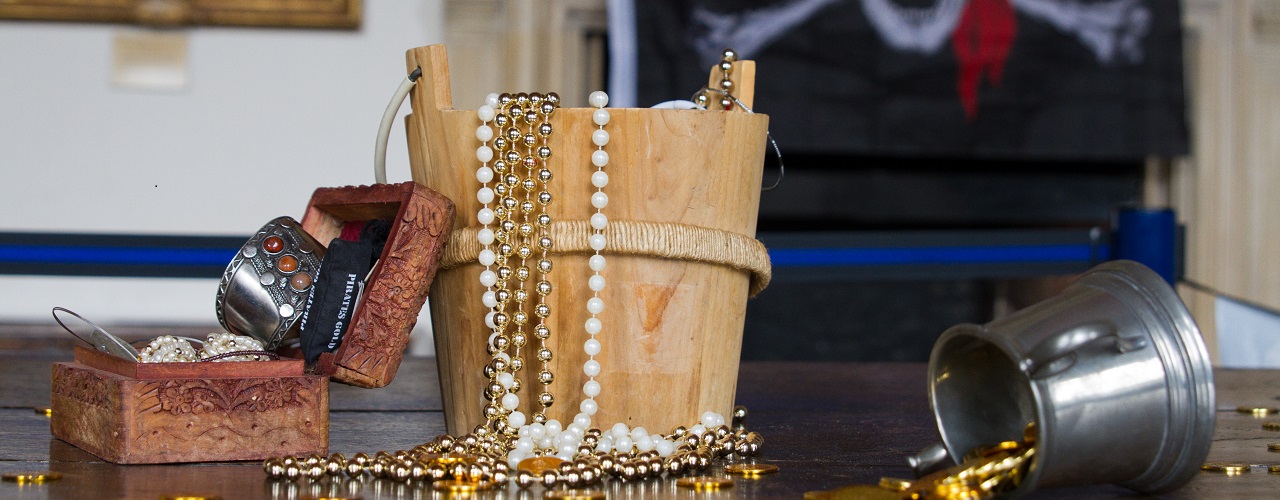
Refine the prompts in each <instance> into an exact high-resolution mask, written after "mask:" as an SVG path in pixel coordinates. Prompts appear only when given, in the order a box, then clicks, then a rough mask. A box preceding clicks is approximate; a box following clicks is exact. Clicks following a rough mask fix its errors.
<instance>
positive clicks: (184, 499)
mask: <svg viewBox="0 0 1280 500" xmlns="http://www.w3.org/2000/svg"><path fill="white" fill-rule="evenodd" d="M160 500H222V497H219V496H210V497H206V496H203V495H165V496H162V497H160Z"/></svg>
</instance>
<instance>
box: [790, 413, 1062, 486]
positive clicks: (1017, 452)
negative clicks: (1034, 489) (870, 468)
mask: <svg viewBox="0 0 1280 500" xmlns="http://www.w3.org/2000/svg"><path fill="white" fill-rule="evenodd" d="M1035 439H1036V426H1035V423H1034V422H1033V423H1031V424H1027V428H1026V430H1025V432H1024V433H1023V439H1022V441H1004V442H1001V443H997V444H995V445H993V446H985V447H979V448H977V449H974V450H973V451H970V452H969V453H968V454H967V455H965V456H964V462H963V463H961V464H960V465H957V466H954V467H951V468H947V469H943V470H940V471H938V472H934V473H932V474H928V475H926V476H924V477H921V478H920V479H917V480H915V481H911V480H909V479H897V478H891V477H886V478H881V479H880V484H879V485H878V486H870V485H850V486H845V487H843V488H837V489H834V490H830V491H811V492H808V493H805V498H806V499H811V500H826V499H832V500H836V499H845V498H885V499H890V498H899V499H911V500H930V499H945V500H983V499H988V498H994V497H997V496H999V495H1003V494H1007V493H1010V492H1012V491H1014V490H1016V489H1017V488H1018V485H1019V484H1021V483H1022V480H1023V478H1025V477H1026V475H1027V471H1028V469H1029V468H1030V467H1031V462H1032V459H1034V458H1035V453H1036V447H1035Z"/></svg>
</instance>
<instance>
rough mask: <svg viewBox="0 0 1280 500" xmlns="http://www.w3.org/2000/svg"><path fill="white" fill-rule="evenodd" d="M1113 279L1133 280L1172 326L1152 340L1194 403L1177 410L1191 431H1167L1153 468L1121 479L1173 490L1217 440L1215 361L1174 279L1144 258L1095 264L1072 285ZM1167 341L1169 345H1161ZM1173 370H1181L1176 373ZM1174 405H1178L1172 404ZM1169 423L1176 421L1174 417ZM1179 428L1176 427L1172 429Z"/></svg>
mask: <svg viewBox="0 0 1280 500" xmlns="http://www.w3.org/2000/svg"><path fill="white" fill-rule="evenodd" d="M1107 280H1114V281H1118V282H1120V283H1123V284H1125V285H1128V286H1127V287H1125V288H1123V289H1122V291H1124V292H1129V293H1132V294H1133V295H1135V296H1138V297H1139V298H1141V299H1142V300H1144V301H1145V302H1146V303H1147V304H1148V305H1149V306H1151V307H1150V308H1149V309H1150V310H1151V311H1153V312H1155V313H1156V318H1155V319H1156V320H1157V321H1159V322H1161V323H1164V326H1166V327H1170V328H1160V329H1157V330H1156V331H1157V332H1160V334H1159V337H1161V338H1153V339H1152V340H1153V341H1155V342H1156V343H1157V349H1156V352H1157V354H1158V355H1159V357H1160V360H1161V362H1163V363H1164V366H1165V372H1166V380H1167V382H1168V383H1167V384H1166V387H1167V388H1168V390H1169V393H1170V395H1171V397H1172V396H1173V395H1174V394H1175V391H1182V394H1181V395H1180V396H1181V397H1182V398H1184V399H1185V400H1187V401H1189V402H1191V403H1192V404H1190V405H1183V406H1182V407H1181V409H1182V410H1184V411H1183V412H1182V413H1183V414H1182V415H1178V416H1177V417H1178V418H1180V419H1182V422H1183V423H1184V424H1186V428H1185V432H1182V433H1174V432H1167V436H1168V437H1167V438H1166V440H1165V446H1164V447H1163V448H1162V449H1161V450H1160V455H1158V456H1157V457H1156V459H1155V460H1152V468H1151V469H1149V470H1148V471H1147V472H1146V473H1144V474H1142V475H1141V476H1139V477H1137V478H1134V479H1133V480H1130V481H1126V482H1124V483H1120V485H1121V486H1124V487H1127V488H1130V489H1134V490H1137V491H1141V492H1144V493H1160V492H1165V491H1169V490H1172V489H1174V488H1177V487H1178V486H1181V485H1182V484H1184V483H1186V482H1187V481H1188V480H1190V479H1191V478H1192V477H1193V476H1194V475H1195V474H1196V473H1197V472H1198V471H1199V470H1200V465H1201V464H1202V463H1203V462H1204V460H1205V458H1206V457H1207V456H1208V454H1209V449H1210V447H1211V445H1212V443H1213V429H1214V421H1215V415H1216V411H1217V409H1216V407H1215V403H1214V400H1215V397H1216V395H1215V389H1214V385H1213V366H1212V363H1211V362H1210V360H1209V354H1208V349H1206V348H1205V345H1204V340H1203V338H1202V337H1201V335H1200V329H1199V328H1198V327H1197V326H1196V324H1195V321H1194V319H1193V318H1192V317H1191V313H1190V312H1189V311H1187V308H1186V306H1185V305H1184V304H1183V303H1182V300H1181V299H1179V298H1178V296H1177V294H1176V293H1175V292H1174V290H1173V288H1172V287H1170V286H1169V284H1168V282H1166V281H1164V279H1163V278H1161V277H1160V276H1159V275H1158V274H1156V273H1155V271H1152V270H1151V269H1149V268H1147V267H1146V266H1144V265H1142V264H1140V263H1138V262H1134V261H1129V260H1116V261H1111V262H1107V263H1104V264H1102V265H1099V266H1097V267H1095V268H1094V269H1093V270H1091V271H1089V272H1088V273H1086V274H1085V275H1084V276H1081V277H1080V279H1079V280H1078V281H1077V282H1076V283H1075V284H1073V285H1072V286H1095V285H1097V284H1101V283H1104V282H1106V281H1107ZM1106 290H1107V291H1108V293H1112V294H1114V293H1116V292H1117V290H1115V289H1113V288H1107V289H1106ZM1170 330H1172V332H1170ZM1153 337H1155V336H1153ZM1161 343H1163V344H1164V346H1165V348H1159V344H1161ZM1171 370H1173V371H1175V372H1174V373H1170V371H1171ZM1170 379H1182V380H1184V381H1185V383H1173V382H1174V380H1170ZM1188 406H1189V408H1188ZM1171 409H1178V407H1177V405H1171ZM1169 423H1176V422H1174V421H1173V419H1172V418H1171V421H1170V422H1169ZM1173 430H1175V429H1169V431H1173ZM1167 453H1168V454H1172V455H1173V456H1174V457H1175V458H1176V459H1175V461H1174V462H1173V463H1172V465H1171V466H1170V467H1167V468H1165V469H1163V470H1160V469H1157V468H1156V467H1155V466H1157V465H1159V464H1160V463H1161V462H1162V460H1161V459H1162V458H1164V457H1165V456H1166V454H1167Z"/></svg>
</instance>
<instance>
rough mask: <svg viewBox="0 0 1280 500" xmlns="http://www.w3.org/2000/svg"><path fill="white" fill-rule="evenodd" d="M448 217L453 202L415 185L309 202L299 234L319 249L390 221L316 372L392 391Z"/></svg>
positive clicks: (351, 189) (321, 192) (326, 195)
mask: <svg viewBox="0 0 1280 500" xmlns="http://www.w3.org/2000/svg"><path fill="white" fill-rule="evenodd" d="M453 216H454V208H453V202H451V201H450V200H449V199H448V198H446V197H445V196H444V195H441V194H440V193H437V192H435V191H432V190H430V189H427V188H426V187H423V186H422V185H419V184H416V183H414V182H404V183H400V184H375V185H372V186H347V187H338V188H320V189H317V190H316V191H315V193H313V194H312V195H311V201H310V203H308V204H307V212H306V214H305V215H304V216H303V218H302V228H303V229H304V230H306V231H307V232H308V233H310V234H311V235H312V236H314V237H315V238H316V240H318V241H320V242H322V243H325V244H327V243H328V242H329V241H332V240H333V238H335V237H338V236H339V235H340V234H341V232H342V227H343V225H344V224H345V223H347V222H351V221H367V220H375V219H391V220H392V225H391V232H390V235H388V236H387V243H386V246H384V247H383V250H382V256H381V257H380V258H379V259H378V263H377V264H376V265H375V266H374V268H373V272H372V273H370V275H369V279H368V281H367V282H366V283H365V291H364V295H363V297H362V298H361V300H360V303H359V304H358V305H357V306H356V310H355V313H354V314H353V315H352V319H353V322H352V323H351V326H350V327H348V329H347V333H346V336H345V337H343V340H342V344H341V345H340V346H338V350H337V351H336V352H333V353H324V354H321V355H320V358H319V360H318V361H317V362H316V363H315V366H314V367H313V368H314V370H315V371H317V372H318V373H321V374H325V375H332V378H333V380H335V381H338V382H342V383H345V384H350V385H356V386H360V387H383V386H386V385H387V384H389V383H391V380H392V379H393V378H395V374H396V370H397V369H398V368H399V367H400V360H401V359H402V358H403V357H404V350H405V348H406V347H407V346H408V344H409V334H410V332H412V331H413V326H414V324H415V323H417V321H418V312H419V311H421V310H422V305H423V303H424V302H425V301H426V299H427V290H428V289H430V288H431V280H432V279H434V278H435V275H436V269H437V268H438V267H439V262H440V253H441V251H442V250H443V249H444V245H445V243H446V242H447V240H448V237H449V233H450V231H451V230H452V228H453Z"/></svg>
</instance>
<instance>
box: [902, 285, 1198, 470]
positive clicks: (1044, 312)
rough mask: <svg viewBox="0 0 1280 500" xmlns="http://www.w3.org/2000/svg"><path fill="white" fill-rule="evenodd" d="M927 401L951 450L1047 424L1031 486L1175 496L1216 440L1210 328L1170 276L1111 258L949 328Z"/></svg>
mask: <svg viewBox="0 0 1280 500" xmlns="http://www.w3.org/2000/svg"><path fill="white" fill-rule="evenodd" d="M929 399H930V405H931V407H932V408H933V412H934V415H935V418H936V419H937V423H938V430H939V432H940V433H941V436H942V440H943V443H944V445H945V448H946V451H947V454H948V455H949V456H950V457H952V458H955V457H962V456H964V455H965V454H967V453H969V452H970V451H971V450H973V449H975V448H979V447H984V446H990V445H992V444H995V443H1000V442H1003V441H1019V440H1022V439H1023V432H1024V430H1025V429H1027V426H1028V424H1031V423H1034V424H1036V435H1035V436H1034V442H1035V447H1036V450H1035V456H1034V459H1033V461H1032V463H1031V465H1030V467H1029V469H1028V472H1027V474H1026V476H1025V477H1024V478H1023V479H1022V480H1021V482H1020V483H1019V484H1018V487H1017V490H1016V492H1017V493H1019V494H1024V493H1027V492H1030V491H1032V490H1034V489H1040V488H1047V487H1056V486H1070V485H1088V484H1108V483H1114V484H1118V485H1120V486H1125V487H1128V488H1131V489H1133V490H1136V491H1139V492H1142V493H1148V494H1150V493H1160V492H1165V491H1169V490H1172V489H1175V488H1178V487H1179V486H1181V485H1183V484H1185V483H1186V482H1187V481H1189V480H1190V479H1191V478H1192V476H1194V475H1195V474H1196V472H1197V471H1198V470H1199V468H1200V465H1201V464H1202V463H1203V462H1204V459H1205V457H1206V455H1208V453H1209V446H1210V444H1211V442H1212V438H1213V425H1214V387H1213V374H1212V367H1211V366H1210V363H1209V356H1208V353H1207V351H1206V349H1205V346H1204V341H1203V340H1202V339H1201V337H1200V332H1199V329H1197V328H1196V325H1195V323H1194V322H1193V321H1192V318H1191V315H1190V313H1188V312H1187V309H1186V307H1185V306H1184V305H1183V304H1182V301H1181V300H1179V299H1178V296H1177V295H1176V294H1175V293H1174V291H1173V289H1171V288H1170V287H1169V284H1168V283H1166V282H1165V281H1164V280H1163V279H1161V278H1160V276H1159V275H1157V274H1156V273H1155V272H1153V271H1151V270H1150V269H1148V268H1147V267H1145V266H1143V265H1142V264H1139V263H1136V262H1132V261H1113V262H1108V263H1105V264H1102V265H1099V266H1097V267H1095V268H1093V269H1092V270H1090V271H1088V272H1087V273H1085V274H1084V275H1082V276H1081V277H1080V278H1079V280H1077V281H1076V282H1075V283H1073V284H1072V285H1071V286H1070V287H1068V288H1067V289H1066V290H1065V291H1063V292H1062V293H1061V294H1060V295H1058V296H1056V297H1053V298H1051V299H1048V300H1045V301H1043V302H1040V303H1038V304H1035V305H1033V306H1031V307H1028V308H1026V309H1023V310H1021V311H1018V312H1017V313H1015V314H1012V315H1010V316H1008V317H1006V318H1002V319H999V320H996V321H992V322H990V323H987V324H985V325H972V324H964V325H958V326H955V327H952V328H950V329H948V330H947V331H946V332H944V333H943V334H942V336H941V337H940V338H939V339H938V342H937V343H936V344H935V345H934V349H933V353H932V355H931V356H930V359H929ZM935 451H936V450H935ZM917 459H919V460H924V461H927V457H917Z"/></svg>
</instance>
